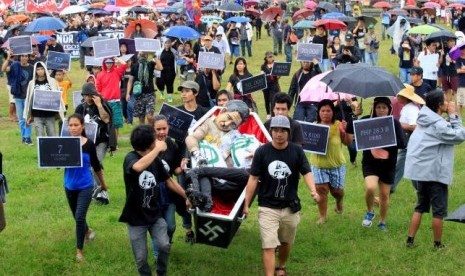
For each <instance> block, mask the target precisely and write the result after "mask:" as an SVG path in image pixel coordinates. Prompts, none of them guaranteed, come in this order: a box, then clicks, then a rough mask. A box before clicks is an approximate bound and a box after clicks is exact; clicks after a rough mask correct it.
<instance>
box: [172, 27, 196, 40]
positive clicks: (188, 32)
mask: <svg viewBox="0 0 465 276" xmlns="http://www.w3.org/2000/svg"><path fill="white" fill-rule="evenodd" d="M163 34H164V35H165V36H170V37H176V38H179V39H197V38H200V37H201V35H200V33H199V32H197V31H196V30H194V29H192V28H191V27H187V26H173V27H170V28H169V29H168V30H166V31H164V32H163Z"/></svg>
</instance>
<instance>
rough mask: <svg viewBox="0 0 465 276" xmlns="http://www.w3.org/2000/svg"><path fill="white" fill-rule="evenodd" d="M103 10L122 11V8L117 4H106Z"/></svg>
mask: <svg viewBox="0 0 465 276" xmlns="http://www.w3.org/2000/svg"><path fill="white" fill-rule="evenodd" d="M103 10H105V11H107V12H120V11H121V8H120V7H117V6H115V5H106V6H105V8H103Z"/></svg>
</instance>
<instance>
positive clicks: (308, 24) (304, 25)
mask: <svg viewBox="0 0 465 276" xmlns="http://www.w3.org/2000/svg"><path fill="white" fill-rule="evenodd" d="M313 22H314V21H312V20H302V21H299V22H297V24H295V25H294V26H293V28H294V29H316V27H315V26H313Z"/></svg>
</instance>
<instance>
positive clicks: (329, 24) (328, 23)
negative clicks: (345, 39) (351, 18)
mask: <svg viewBox="0 0 465 276" xmlns="http://www.w3.org/2000/svg"><path fill="white" fill-rule="evenodd" d="M313 26H315V27H320V26H324V27H325V29H326V30H341V29H345V28H347V25H346V24H345V23H344V22H342V21H341V20H337V19H320V20H317V21H315V22H313Z"/></svg>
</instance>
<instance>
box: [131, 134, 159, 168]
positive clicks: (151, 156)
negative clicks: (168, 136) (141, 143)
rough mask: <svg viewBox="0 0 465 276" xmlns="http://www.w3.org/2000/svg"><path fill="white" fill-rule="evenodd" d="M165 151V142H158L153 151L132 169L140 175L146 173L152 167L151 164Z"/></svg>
mask: <svg viewBox="0 0 465 276" xmlns="http://www.w3.org/2000/svg"><path fill="white" fill-rule="evenodd" d="M164 150H166V143H165V141H159V140H156V142H155V147H154V148H153V150H151V151H150V152H149V153H148V154H146V155H144V156H143V157H142V158H141V159H139V160H138V161H137V162H136V163H134V165H132V169H133V170H134V171H135V172H138V173H140V172H142V171H144V170H145V169H146V168H148V166H150V164H152V162H153V160H155V158H157V156H158V154H160V152H162V151H164Z"/></svg>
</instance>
